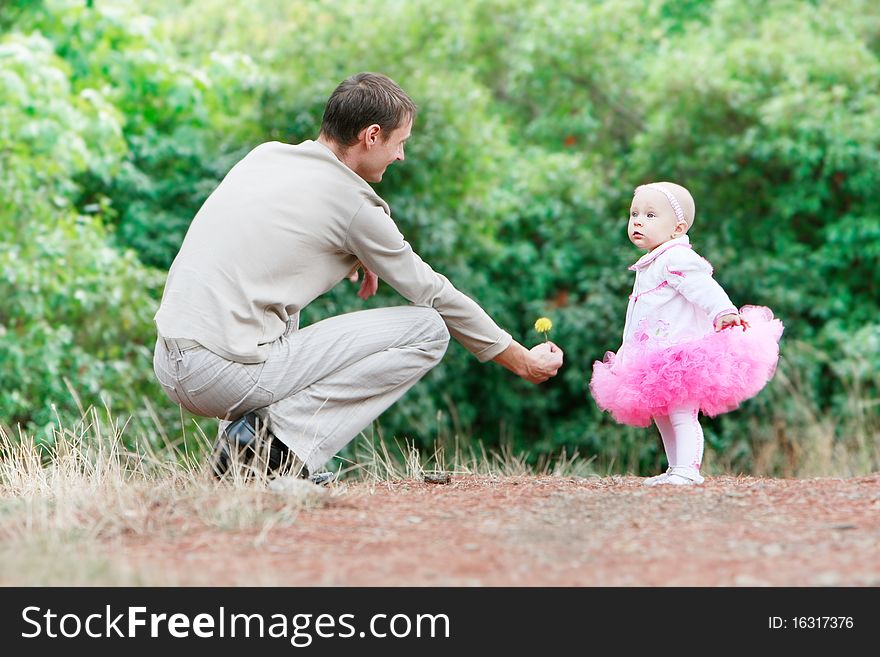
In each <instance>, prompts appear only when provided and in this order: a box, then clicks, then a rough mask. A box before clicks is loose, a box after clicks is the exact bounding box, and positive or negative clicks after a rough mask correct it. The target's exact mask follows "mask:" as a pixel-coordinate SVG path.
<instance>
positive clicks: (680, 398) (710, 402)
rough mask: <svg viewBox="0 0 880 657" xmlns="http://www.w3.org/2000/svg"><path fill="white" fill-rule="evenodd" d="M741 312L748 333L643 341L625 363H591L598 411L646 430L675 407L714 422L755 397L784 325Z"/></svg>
mask: <svg viewBox="0 0 880 657" xmlns="http://www.w3.org/2000/svg"><path fill="white" fill-rule="evenodd" d="M740 312H741V314H742V316H743V318H744V319H745V320H746V321H747V322H748V324H749V328H748V329H745V330H744V329H743V328H742V327H741V326H733V327H731V328H727V329H724V330H723V331H719V332H712V333H709V334H707V335H705V336H703V337H700V338H696V339H693V340H688V341H686V342H681V343H677V344H672V345H663V344H661V345H659V346H658V344H657V343H656V342H655V343H654V344H652V340H650V339H647V338H645V337H644V336H642V340H639V339H637V340H634V341H633V342H632V343H629V344H627V346H626V350H627V353H626V358H625V359H624V360H625V362H624V363H615V355H614V353H612V352H608V353H607V354H606V355H605V360H604V361H603V362H599V361H596V362H595V363H593V378H592V379H591V381H590V391H591V392H592V393H593V398H594V399H595V400H596V403H597V404H598V405H599V408H601V409H602V410H605V411H610V412H611V415H612V416H613V417H614V419H615V420H617V421H618V422H620V423H621V424H629V425H632V426H636V427H647V426H648V425H650V424H651V421H652V418H653V417H654V416H655V415H668V414H669V411H670V409H675V408H676V407H679V406H684V405H690V404H699V407H700V410H701V411H702V412H703V413H705V414H706V415H710V416H714V415H719V414H720V413H727V412H728V411H732V410H733V409H735V408H736V407H737V406H739V404H740V402H742V401H744V400H746V399H748V398H749V397H753V396H755V395H756V394H758V392H760V390H761V389H762V388H763V387H764V386H765V385H766V384H767V382H768V381H769V380H770V379H771V378H772V377H773V373H774V372H775V371H776V362H777V360H778V359H779V338H780V336H781V335H782V322H780V321H779V320H778V319H774V318H773V313H772V312H771V311H770V309H769V308H765V307H763V306H745V307H744V308H743V309H742V310H741V311H740ZM636 337H637V338H638V337H639V336H638V335H637V336H636Z"/></svg>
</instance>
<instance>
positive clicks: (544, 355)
mask: <svg viewBox="0 0 880 657" xmlns="http://www.w3.org/2000/svg"><path fill="white" fill-rule="evenodd" d="M562 358H563V353H562V349H560V348H559V347H557V346H556V345H555V344H553V343H552V342H543V343H541V344H539V345H537V346H535V347H532V348H531V349H526V348H525V347H523V346H522V345H521V344H520V343H519V342H516V341H513V342H511V343H510V346H509V347H508V348H507V349H505V350H504V351H502V352H501V353H500V354H498V355H497V356H495V358H493V359H492V360H494V361H495V362H496V363H498V364H499V365H501V366H503V367H506V368H507V369H509V370H510V371H511V372H513V373H515V374H517V375H519V376H521V377H522V378H524V379H525V380H526V381H530V382H531V383H543V382H544V381H546V380H547V379H549V378H550V377H552V376H556V372H558V371H559V368H560V367H562Z"/></svg>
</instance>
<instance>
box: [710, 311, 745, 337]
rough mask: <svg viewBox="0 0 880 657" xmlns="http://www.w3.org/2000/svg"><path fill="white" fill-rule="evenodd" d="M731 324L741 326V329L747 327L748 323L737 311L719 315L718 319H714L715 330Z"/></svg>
mask: <svg viewBox="0 0 880 657" xmlns="http://www.w3.org/2000/svg"><path fill="white" fill-rule="evenodd" d="M731 326H742V327H743V329H747V328H749V323H748V322H747V321H746V320H744V319H743V318H742V315H740V314H739V313H728V314H727V315H721V317H719V318H718V319H716V320H715V331H716V332H717V331H722V330H724V329H726V328H729V327H731Z"/></svg>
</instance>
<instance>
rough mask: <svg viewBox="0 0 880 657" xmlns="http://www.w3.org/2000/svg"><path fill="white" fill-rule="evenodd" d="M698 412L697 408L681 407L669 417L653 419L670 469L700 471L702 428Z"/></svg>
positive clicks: (660, 416) (663, 416)
mask: <svg viewBox="0 0 880 657" xmlns="http://www.w3.org/2000/svg"><path fill="white" fill-rule="evenodd" d="M699 412H700V409H699V407H698V406H682V407H681V408H677V409H675V410H674V411H672V412H671V413H670V414H669V415H658V416H655V417H654V423H655V424H656V425H657V428H658V429H659V430H660V437H661V438H663V448H664V449H665V450H666V459H667V460H668V461H669V465H670V467H675V466H687V467H691V468H696V469H697V470H699V469H700V463H702V461H703V428H702V427H701V426H700V421H699V420H698V419H697V415H698V414H699Z"/></svg>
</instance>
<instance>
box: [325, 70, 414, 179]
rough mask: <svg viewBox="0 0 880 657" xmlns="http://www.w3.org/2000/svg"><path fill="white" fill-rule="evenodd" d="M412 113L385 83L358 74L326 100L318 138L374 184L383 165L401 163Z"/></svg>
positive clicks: (386, 80)
mask: <svg viewBox="0 0 880 657" xmlns="http://www.w3.org/2000/svg"><path fill="white" fill-rule="evenodd" d="M416 110H417V108H416V105H415V103H414V102H413V101H412V99H410V97H409V96H407V95H406V92H404V91H403V89H401V88H400V87H399V86H398V85H397V83H396V82H394V80H392V79H391V78H388V77H386V76H384V75H382V74H380V73H358V74H357V75H353V76H351V77H350V78H348V79H347V80H345V81H344V82H342V84H340V85H339V86H338V87H336V90H335V91H334V92H333V94H332V95H331V96H330V99H329V100H328V101H327V107H326V108H325V109H324V118H323V121H322V122H321V134H320V135H319V137H318V139H319V140H320V141H322V142H323V143H329V144H330V145H331V146H332V147H333V150H334V151H335V152H336V153H337V155H339V156H340V159H342V161H343V162H345V163H346V164H347V165H348V166H349V167H351V169H352V170H353V171H354V172H355V173H357V174H358V175H359V176H361V177H362V178H363V179H364V180H367V181H369V182H379V181H380V180H382V175H383V174H384V173H385V169H386V168H387V167H388V165H389V164H391V163H392V162H394V161H396V160H403V158H404V154H403V149H404V142H406V140H407V139H408V138H409V134H410V131H411V130H412V122H413V119H414V118H415V114H416Z"/></svg>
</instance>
